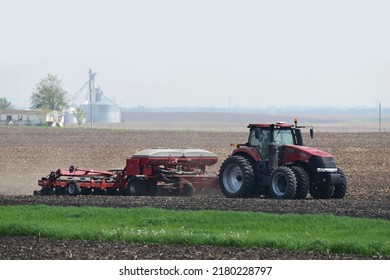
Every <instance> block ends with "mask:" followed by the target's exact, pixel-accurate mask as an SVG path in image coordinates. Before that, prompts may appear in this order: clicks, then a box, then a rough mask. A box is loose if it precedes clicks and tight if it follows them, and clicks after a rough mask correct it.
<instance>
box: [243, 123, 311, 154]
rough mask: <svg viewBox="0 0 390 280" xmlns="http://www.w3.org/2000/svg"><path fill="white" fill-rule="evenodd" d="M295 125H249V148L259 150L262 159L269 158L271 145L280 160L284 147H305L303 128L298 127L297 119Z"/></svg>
mask: <svg viewBox="0 0 390 280" xmlns="http://www.w3.org/2000/svg"><path fill="white" fill-rule="evenodd" d="M294 123H295V124H294V125H291V124H286V123H284V122H277V123H276V124H249V125H248V128H249V129H250V131H249V137H248V142H247V146H249V147H254V148H256V149H257V150H258V152H259V154H260V156H261V159H262V160H267V159H268V158H269V145H270V144H272V145H274V146H276V148H277V150H278V155H279V156H278V157H279V160H280V159H281V155H282V153H281V152H282V147H283V146H284V145H298V146H303V139H302V134H301V128H303V127H302V126H301V127H298V126H297V123H298V121H297V119H295V121H294ZM310 135H311V138H313V128H311V129H310Z"/></svg>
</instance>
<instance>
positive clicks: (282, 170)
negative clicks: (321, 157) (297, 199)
mask: <svg viewBox="0 0 390 280" xmlns="http://www.w3.org/2000/svg"><path fill="white" fill-rule="evenodd" d="M296 189H297V180H296V178H295V175H294V172H293V171H292V170H291V169H290V168H288V167H287V166H280V167H278V168H276V169H275V170H274V171H273V172H272V173H271V186H270V190H269V193H270V194H271V196H272V197H273V198H277V199H291V198H293V197H294V195H295V191H296Z"/></svg>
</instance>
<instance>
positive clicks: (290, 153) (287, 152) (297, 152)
mask: <svg viewBox="0 0 390 280" xmlns="http://www.w3.org/2000/svg"><path fill="white" fill-rule="evenodd" d="M281 152H282V155H281V157H280V159H281V161H282V162H283V163H289V162H296V161H303V162H308V161H309V160H310V159H311V158H312V157H313V156H314V157H316V158H318V157H320V158H328V159H329V160H332V161H333V158H332V155H331V154H329V153H327V152H324V151H321V150H318V149H316V148H310V147H306V146H298V145H283V146H282V151H281Z"/></svg>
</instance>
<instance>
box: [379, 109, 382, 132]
mask: <svg viewBox="0 0 390 280" xmlns="http://www.w3.org/2000/svg"><path fill="white" fill-rule="evenodd" d="M379 132H382V103H381V102H379Z"/></svg>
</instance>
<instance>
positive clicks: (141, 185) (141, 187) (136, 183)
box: [125, 177, 146, 196]
mask: <svg viewBox="0 0 390 280" xmlns="http://www.w3.org/2000/svg"><path fill="white" fill-rule="evenodd" d="M125 194H126V195H131V196H143V195H145V194H146V185H145V182H144V180H142V179H141V178H138V177H130V178H129V179H128V180H127V187H126V190H125Z"/></svg>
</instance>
